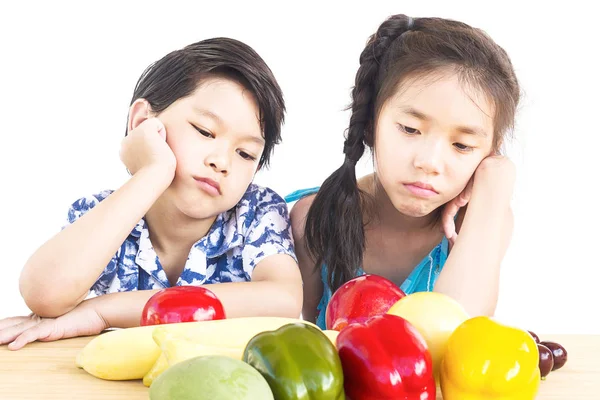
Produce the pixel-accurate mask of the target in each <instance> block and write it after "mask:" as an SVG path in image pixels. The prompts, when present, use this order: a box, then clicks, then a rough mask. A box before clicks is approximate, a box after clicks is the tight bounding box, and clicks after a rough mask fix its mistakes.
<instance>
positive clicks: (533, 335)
mask: <svg viewBox="0 0 600 400" xmlns="http://www.w3.org/2000/svg"><path fill="white" fill-rule="evenodd" d="M527 332H529V334H530V335H531V336H532V337H533V340H535V342H536V343H539V342H540V338H539V336H538V335H536V334H535V333H533V332H532V331H527Z"/></svg>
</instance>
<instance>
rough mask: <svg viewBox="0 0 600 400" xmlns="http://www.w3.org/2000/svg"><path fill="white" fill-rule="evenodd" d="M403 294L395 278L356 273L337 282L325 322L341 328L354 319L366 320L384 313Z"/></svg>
mask: <svg viewBox="0 0 600 400" xmlns="http://www.w3.org/2000/svg"><path fill="white" fill-rule="evenodd" d="M405 296H406V293H404V292H403V291H402V290H401V289H400V288H399V287H398V286H396V284H395V283H394V282H392V281H390V280H389V279H386V278H384V277H382V276H379V275H371V274H365V275H361V276H357V277H356V278H353V279H350V280H349V281H348V282H346V283H344V284H343V285H342V286H340V287H339V288H338V289H337V290H336V291H335V292H334V293H333V295H332V296H331V300H329V303H328V304H327V309H326V310H325V326H326V327H327V329H331V330H334V331H341V330H342V329H344V327H346V326H347V325H349V324H351V323H353V322H366V321H367V320H368V319H369V318H371V317H374V316H376V315H382V314H386V313H387V312H388V310H389V309H390V307H392V306H393V305H394V304H395V303H396V302H397V301H398V300H400V299H401V298H403V297H405Z"/></svg>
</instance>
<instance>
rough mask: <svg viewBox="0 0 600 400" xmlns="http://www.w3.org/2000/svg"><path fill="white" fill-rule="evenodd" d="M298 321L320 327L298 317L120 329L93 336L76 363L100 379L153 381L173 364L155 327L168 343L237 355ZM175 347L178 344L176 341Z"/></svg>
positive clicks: (257, 318)
mask: <svg viewBox="0 0 600 400" xmlns="http://www.w3.org/2000/svg"><path fill="white" fill-rule="evenodd" d="M296 322H302V323H306V324H309V325H313V326H315V327H316V325H314V324H312V323H310V322H308V321H303V320H300V319H296V318H282V317H242V318H229V319H220V320H213V321H201V322H184V323H176V324H165V325H151V326H141V327H135V328H126V329H119V330H114V331H110V332H106V333H103V334H101V335H99V336H97V337H95V338H94V339H92V340H91V341H90V342H89V343H88V344H87V345H86V346H85V347H84V348H83V349H82V350H81V351H80V352H79V353H78V354H77V358H76V361H75V363H76V365H77V366H78V367H79V368H82V369H84V370H85V371H86V372H88V373H89V374H90V375H93V376H95V377H97V378H100V379H106V380H131V379H142V378H144V376H145V375H147V374H148V376H147V377H146V381H147V382H151V380H152V379H153V377H152V376H151V375H150V374H149V372H151V370H153V374H156V376H158V374H160V372H162V370H164V369H165V365H166V366H168V365H169V364H170V363H169V362H168V359H164V358H163V357H165V356H163V357H161V354H162V353H163V351H162V349H161V347H160V346H159V345H158V344H157V342H156V341H155V338H154V337H153V334H154V332H155V330H157V336H156V337H157V339H158V338H160V337H161V336H160V335H163V338H164V339H165V340H164V341H165V343H169V340H168V339H169V338H173V340H171V343H175V342H177V341H181V340H185V341H187V342H189V343H186V344H188V347H189V346H193V347H195V348H196V349H200V350H203V351H204V354H206V352H211V354H222V355H226V354H232V355H233V356H236V357H237V354H238V352H239V349H240V348H241V349H242V351H243V349H244V347H245V345H246V344H247V343H248V342H249V341H250V339H251V338H252V337H254V336H255V335H257V334H259V333H261V332H264V331H270V330H275V329H278V328H280V327H282V326H283V325H286V324H290V323H296ZM171 347H176V346H175V345H173V344H172V345H171ZM232 352H233V353H232ZM173 354H180V353H176V350H175V352H174V353H173ZM173 357H177V358H181V357H183V356H180V355H174V356H173ZM240 357H241V356H240ZM159 358H163V359H161V360H159ZM173 359H174V360H175V359H176V358H173ZM157 361H160V362H159V363H157ZM155 367H156V368H155Z"/></svg>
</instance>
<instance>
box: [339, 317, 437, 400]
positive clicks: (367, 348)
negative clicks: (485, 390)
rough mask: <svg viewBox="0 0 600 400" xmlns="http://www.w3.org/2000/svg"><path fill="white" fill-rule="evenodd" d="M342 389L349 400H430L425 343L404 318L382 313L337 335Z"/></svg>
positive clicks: (430, 375) (432, 384)
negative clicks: (342, 380)
mask: <svg viewBox="0 0 600 400" xmlns="http://www.w3.org/2000/svg"><path fill="white" fill-rule="evenodd" d="M337 347H338V353H339V356H340V359H341V361H342V367H343V370H344V388H345V391H346V395H347V396H348V398H351V399H352V400H392V399H393V400H434V399H435V395H436V384H435V379H434V377H433V371H432V364H431V355H430V354H429V350H428V349H427V342H425V339H424V338H423V336H421V334H420V333H419V331H418V330H417V329H416V328H415V327H414V326H412V325H411V324H410V323H409V322H408V321H406V320H405V319H404V318H401V317H398V316H395V315H391V314H383V315H378V316H375V317H371V318H370V319H369V320H367V322H365V323H354V324H351V325H348V326H347V327H346V328H344V329H343V330H342V331H341V332H340V333H339V335H338V337H337Z"/></svg>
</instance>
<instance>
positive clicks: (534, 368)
mask: <svg viewBox="0 0 600 400" xmlns="http://www.w3.org/2000/svg"><path fill="white" fill-rule="evenodd" d="M538 357H539V354H538V348H537V344H536V343H535V341H534V340H533V337H532V336H531V335H530V334H529V333H528V332H527V331H525V330H521V329H518V328H514V327H511V326H507V325H504V324H501V323H499V322H497V321H495V320H493V319H492V318H489V317H483V316H481V317H475V318H470V319H468V320H466V321H465V322H463V323H462V324H461V325H460V326H459V327H458V328H456V330H455V331H454V332H453V333H452V335H451V336H450V338H449V340H448V343H447V347H446V351H445V353H444V357H443V359H442V364H441V374H440V381H441V385H440V386H441V390H442V395H443V398H444V400H484V399H485V400H508V399H510V400H533V399H534V398H535V396H536V394H537V392H538V389H539V385H540V379H541V378H540V370H539V367H538V362H539V360H538Z"/></svg>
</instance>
